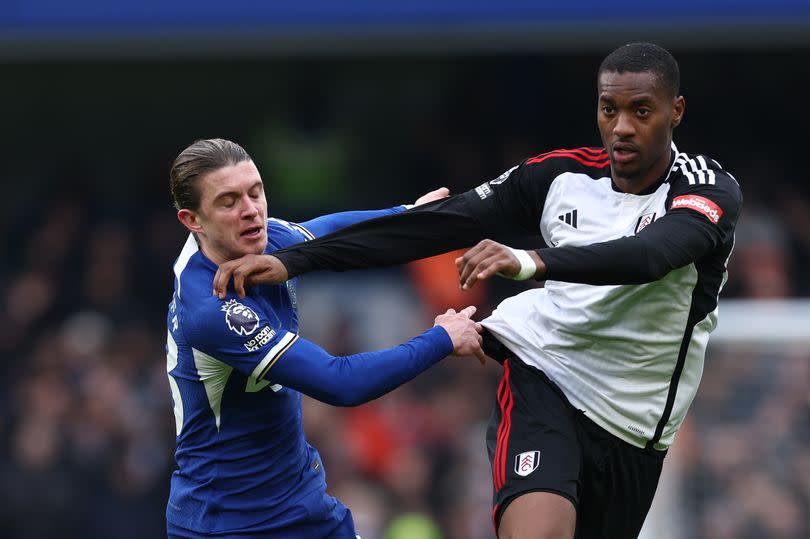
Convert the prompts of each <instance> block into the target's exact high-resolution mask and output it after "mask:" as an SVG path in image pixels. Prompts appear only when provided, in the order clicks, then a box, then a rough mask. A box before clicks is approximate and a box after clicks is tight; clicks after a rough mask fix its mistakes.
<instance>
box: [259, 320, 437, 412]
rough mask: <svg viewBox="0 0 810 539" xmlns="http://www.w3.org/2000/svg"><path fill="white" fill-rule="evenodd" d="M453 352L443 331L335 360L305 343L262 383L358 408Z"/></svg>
mask: <svg viewBox="0 0 810 539" xmlns="http://www.w3.org/2000/svg"><path fill="white" fill-rule="evenodd" d="M452 352H453V343H452V341H451V340H450V336H449V335H448V334H447V332H446V331H445V330H444V329H443V328H441V327H433V328H431V329H429V330H427V331H425V332H424V333H422V334H421V335H419V336H417V337H414V338H413V339H411V340H409V341H408V342H405V343H403V344H400V345H398V346H395V347H393V348H388V349H385V350H379V351H374V352H363V353H359V354H353V355H349V356H333V355H331V354H329V353H328V352H327V351H325V350H324V349H322V348H321V347H319V346H318V345H316V344H315V343H313V342H310V341H307V340H306V339H303V338H301V339H296V340H294V341H292V343H291V345H290V347H289V350H288V351H287V352H286V353H284V354H283V357H281V356H279V357H280V359H277V360H271V361H270V362H268V364H267V365H268V366H267V370H265V371H262V373H261V376H262V377H263V378H260V379H259V381H261V379H267V380H271V381H272V382H274V383H278V384H281V385H283V386H286V387H290V388H293V389H296V390H298V391H300V392H302V393H304V394H306V395H309V396H310V397H313V398H315V399H317V400H319V401H321V402H325V403H327V404H332V405H335V406H355V405H358V404H362V403H364V402H367V401H369V400H372V399H375V398H377V397H379V396H381V395H384V394H385V393H388V392H389V391H391V390H393V389H395V388H397V387H399V386H400V385H402V384H404V383H405V382H407V381H408V380H411V379H412V378H414V377H415V376H417V375H418V374H419V373H421V372H423V371H424V370H426V369H428V368H429V367H431V366H432V365H434V364H435V363H437V362H438V361H439V360H441V359H442V358H444V357H446V356H447V355H449V354H451V353H452Z"/></svg>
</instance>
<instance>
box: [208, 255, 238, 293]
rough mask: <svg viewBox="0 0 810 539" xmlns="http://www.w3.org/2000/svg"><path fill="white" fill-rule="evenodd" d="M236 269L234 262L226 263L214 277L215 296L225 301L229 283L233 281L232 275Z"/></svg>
mask: <svg viewBox="0 0 810 539" xmlns="http://www.w3.org/2000/svg"><path fill="white" fill-rule="evenodd" d="M234 269H236V265H235V264H233V263H232V262H225V263H224V264H222V265H221V266H220V267H219V268H218V269H217V272H216V274H215V275H214V289H213V295H215V296H217V297H218V298H219V299H225V296H226V295H227V294H228V282H229V281H230V280H231V274H232V273H233V270H234Z"/></svg>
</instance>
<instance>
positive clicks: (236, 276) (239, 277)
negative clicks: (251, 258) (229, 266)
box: [233, 268, 246, 298]
mask: <svg viewBox="0 0 810 539" xmlns="http://www.w3.org/2000/svg"><path fill="white" fill-rule="evenodd" d="M245 276H246V274H245V272H244V271H243V270H242V268H237V269H236V270H235V271H234V272H233V289H234V290H236V293H237V294H239V297H240V298H243V297H245Z"/></svg>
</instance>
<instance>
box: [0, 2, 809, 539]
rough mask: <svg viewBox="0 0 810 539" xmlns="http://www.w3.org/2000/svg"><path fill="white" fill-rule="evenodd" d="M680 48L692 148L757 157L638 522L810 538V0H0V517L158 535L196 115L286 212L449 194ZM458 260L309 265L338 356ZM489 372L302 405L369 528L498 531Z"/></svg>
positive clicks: (9, 522)
mask: <svg viewBox="0 0 810 539" xmlns="http://www.w3.org/2000/svg"><path fill="white" fill-rule="evenodd" d="M634 40H650V41H655V42H657V43H659V44H661V45H663V46H665V47H668V48H669V49H670V50H671V51H672V52H673V53H674V54H675V56H676V57H677V58H678V60H679V62H680V65H681V69H682V77H683V81H682V90H683V93H684V95H685V96H686V99H687V114H686V119H685V123H684V124H683V125H682V126H681V127H680V128H679V129H678V131H677V132H676V141H677V143H678V145H679V147H680V148H681V149H682V150H685V151H688V152H697V153H707V154H709V155H711V156H713V157H715V158H716V159H717V160H719V161H720V162H721V163H723V165H724V166H725V167H726V168H727V169H729V170H731V171H732V172H733V173H734V174H735V175H736V177H737V178H739V179H740V181H741V183H742V185H743V190H744V194H745V206H744V214H743V216H742V218H741V220H740V223H739V227H738V232H737V246H736V250H735V252H734V255H733V257H732V260H731V264H730V265H731V268H730V272H731V278H730V280H729V282H728V285H727V286H726V289H725V292H724V296H723V301H721V317H720V327H719V329H718V333H717V336H716V339H715V340H714V341H713V343H712V345H711V347H710V351H709V354H708V357H707V361H706V368H705V373H704V379H703V383H702V387H701V390H700V391H699V393H698V396H697V399H696V401H695V403H694V405H693V407H692V410H691V412H690V415H689V418H688V420H687V422H686V424H685V426H684V428H683V430H682V431H681V433H680V435H679V437H678V440H677V442H676V444H675V447H674V448H673V449H672V451H671V452H670V455H669V457H668V458H667V465H666V469H665V478H664V481H663V483H662V486H661V488H660V489H659V493H658V497H657V499H656V503H655V506H654V511H653V514H652V515H651V517H650V519H649V520H648V523H647V527H646V528H645V532H644V537H645V538H647V539H649V538H660V539H687V538H695V539H731V538H734V539H767V538H773V539H794V538H795V539H798V538H806V537H808V535H810V522H809V519H810V517H809V516H808V515H809V514H810V512H809V511H808V504H809V503H810V444H809V443H808V442H809V441H810V422H809V421H808V402H809V401H808V398H809V397H810V309H808V306H807V305H808V304H807V301H808V299H807V298H808V296H809V295H810V174H809V173H808V170H809V169H808V164H807V153H808V152H807V148H808V143H810V136H808V125H810V113H809V112H808V106H807V101H808V87H810V2H808V1H807V0H736V1H730V0H713V1H707V0H703V1H699V0H682V1H681V2H680V3H679V4H677V5H672V4H659V3H656V2H648V1H645V2H642V1H640V0H616V1H614V2H613V3H610V4H605V3H604V2H595V1H590V0H588V1H585V0H577V1H574V2H568V3H560V2H552V1H542V0H541V1H534V2H530V1H528V0H501V1H499V2H497V3H496V2H492V3H488V2H473V1H467V2H464V1H460V0H456V1H450V0H433V1H421V0H410V1H408V2H405V1H394V0H391V1H388V2H373V1H368V0H343V1H342V2H340V3H333V2H329V1H327V0H299V1H298V2H295V3H286V2H284V3H282V2H264V3H263V2H255V1H248V0H231V1H229V2H216V1H212V0H197V1H191V0H178V1H174V2H163V1H159V0H142V1H140V2H137V3H136V2H131V3H126V2H125V3H115V2H102V1H101V0H74V1H72V2H60V1H58V0H0V81H2V84H0V111H2V125H3V129H2V130H0V148H2V155H3V168H2V173H0V177H2V189H3V196H2V197H0V245H2V259H0V276H1V277H2V280H1V281H0V301H2V304H3V309H2V311H0V320H1V321H2V323H0V328H2V329H0V353H2V356H3V358H4V361H3V362H2V367H0V368H1V369H2V371H0V372H2V378H1V380H2V390H1V391H0V399H1V400H2V413H0V442H2V443H0V452H1V453H0V455H2V459H1V460H0V470H1V473H0V499H2V500H3V503H1V504H0V537H3V538H6V539H45V538H48V539H51V538H60V539H78V538H82V539H96V538H98V539H106V538H112V537H115V538H117V539H126V538H159V537H165V531H164V520H163V513H164V507H165V500H166V496H167V488H168V478H169V474H170V473H171V470H172V467H173V460H172V452H173V448H174V437H173V415H172V412H171V403H170V397H169V391H168V384H167V382H166V373H165V355H164V341H165V327H164V320H165V308H166V305H167V303H168V301H169V299H170V295H171V288H172V276H171V272H170V266H171V263H172V261H173V259H174V257H175V256H176V255H177V253H178V252H179V249H180V246H181V245H182V241H183V239H184V236H185V234H184V233H183V230H182V229H181V227H180V225H179V224H178V223H177V222H176V219H175V216H174V212H173V210H172V208H171V201H170V197H169V194H168V189H167V173H168V167H169V164H170V162H171V160H172V158H173V157H174V156H175V155H176V154H177V153H178V152H179V151H180V150H181V149H182V148H183V147H185V146H186V145H187V144H188V143H190V142H191V141H193V140H194V139H196V138H207V137H226V138H231V139H233V140H236V141H238V142H240V143H242V144H243V145H244V146H245V147H246V148H247V149H248V151H249V152H251V153H252V155H253V156H254V158H255V160H256V161H257V164H258V166H259V169H260V170H261V171H262V172H263V175H264V179H265V182H266V184H267V190H268V193H269V199H270V208H271V209H270V212H271V215H277V216H280V217H284V218H288V219H292V220H295V219H304V218H307V217H312V216H315V215H319V214H321V213H325V212H331V211H336V210H343V209H355V208H376V207H383V206H389V205H393V204H397V203H402V202H409V201H412V200H413V199H414V198H415V197H416V196H417V195H418V194H420V193H422V192H424V191H426V190H428V189H432V188H434V187H437V186H440V185H447V186H448V187H450V188H451V189H452V190H453V191H454V192H460V191H463V190H466V189H468V188H471V187H473V186H475V185H478V184H479V183H481V182H482V181H484V180H487V179H491V178H494V177H495V176H497V175H499V174H500V173H501V172H502V171H503V170H505V169H507V168H509V167H510V166H512V165H513V164H514V163H517V162H518V161H519V160H520V159H522V158H524V157H526V156H530V155H535V154H537V153H540V152H542V151H546V150H549V149H552V148H557V147H576V146H583V145H598V144H599V136H598V132H597V130H596V126H595V122H594V109H595V107H594V102H595V72H596V69H597V67H598V65H599V62H600V60H601V58H602V57H603V56H604V55H605V54H607V53H608V52H609V51H610V50H612V49H613V48H614V47H615V46H618V45H620V44H622V43H625V42H628V41H634ZM448 260H449V257H446V258H443V259H442V258H438V259H431V260H429V261H426V262H422V263H418V264H413V265H410V266H408V267H407V268H397V269H392V270H386V271H373V272H372V271H368V272H357V273H354V274H343V275H336V274H317V275H312V276H309V277H307V278H306V279H305V280H304V282H303V283H302V286H301V287H300V290H301V313H302V320H303V329H304V331H303V333H304V334H305V335H306V336H308V337H309V338H311V339H313V340H315V341H316V342H318V343H320V344H321V345H323V346H324V347H325V348H327V349H328V350H330V351H331V352H333V353H348V352H353V351H359V350H363V349H370V348H377V347H382V346H386V345H390V344H393V343H395V342H398V341H400V340H402V339H405V338H407V337H409V336H411V335H412V334H415V333H416V332H418V331H420V330H421V329H422V328H424V327H426V326H428V325H429V324H431V323H432V317H433V316H434V315H435V314H436V313H437V312H438V311H440V310H443V309H445V308H446V307H448V306H454V307H458V306H460V305H462V304H468V303H474V304H477V305H479V306H480V309H479V313H480V314H481V315H485V314H487V313H488V312H489V311H491V309H492V308H493V306H494V305H496V304H497V303H498V301H499V300H500V299H501V298H502V297H504V296H505V295H507V294H511V293H514V292H515V291H517V290H520V289H521V288H520V286H524V285H517V284H514V283H503V282H492V283H489V284H488V285H487V286H483V287H478V288H477V289H476V290H474V291H472V292H470V293H466V294H460V293H459V292H458V290H457V287H456V285H455V276H454V274H453V271H452V268H451V266H450V265H449V262H448ZM499 370H500V369H499V367H497V366H496V365H489V366H487V367H480V366H479V365H478V364H477V363H475V362H472V361H461V360H448V361H446V362H444V363H443V364H441V365H440V366H439V367H437V368H435V369H433V370H432V371H430V372H428V373H426V374H425V375H423V376H421V377H420V378H418V379H417V380H416V381H415V382H414V383H411V384H409V385H407V386H405V387H403V388H401V389H399V390H397V391H396V392H394V393H393V394H391V395H389V396H386V397H384V398H382V399H379V400H378V401H375V402H373V403H371V404H369V405H366V406H363V407H360V408H356V409H336V408H330V407H328V406H324V405H320V404H318V403H314V402H312V401H307V402H306V404H305V413H306V427H307V431H308V436H309V439H310V441H311V443H313V444H314V445H316V446H317V447H319V449H320V450H321V453H322V454H323V455H324V458H325V463H326V468H327V472H328V474H329V481H330V486H331V490H332V492H333V493H334V494H335V495H337V496H339V497H340V498H342V499H343V500H344V501H345V502H346V503H347V504H348V505H349V506H350V507H351V509H352V511H353V512H354V514H355V516H356V520H357V523H358V529H359V530H360V531H361V532H362V534H363V537H364V538H365V539H383V538H385V539H439V538H445V539H479V538H480V539H483V538H489V537H492V531H491V526H490V523H489V514H490V509H489V499H490V486H489V485H490V482H489V472H488V468H489V465H488V462H487V461H486V458H485V454H484V443H483V432H484V424H485V422H486V420H487V417H488V414H489V410H490V405H491V402H492V399H493V396H494V389H495V387H496V384H497V377H498V375H499Z"/></svg>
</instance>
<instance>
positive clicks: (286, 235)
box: [267, 217, 314, 252]
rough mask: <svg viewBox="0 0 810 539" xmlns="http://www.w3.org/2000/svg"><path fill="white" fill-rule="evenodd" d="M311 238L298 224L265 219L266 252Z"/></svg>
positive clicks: (276, 219)
mask: <svg viewBox="0 0 810 539" xmlns="http://www.w3.org/2000/svg"><path fill="white" fill-rule="evenodd" d="M313 238H314V236H313V235H312V233H311V232H310V231H309V230H307V229H306V228H304V227H302V226H301V225H299V224H298V223H292V222H290V221H285V220H284V219H279V218H278V217H270V218H269V219H267V239H268V246H267V247H268V249H267V251H268V252H270V251H274V250H276V249H280V248H282V247H287V246H289V245H293V244H296V243H301V242H302V241H309V240H311V239H313Z"/></svg>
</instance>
